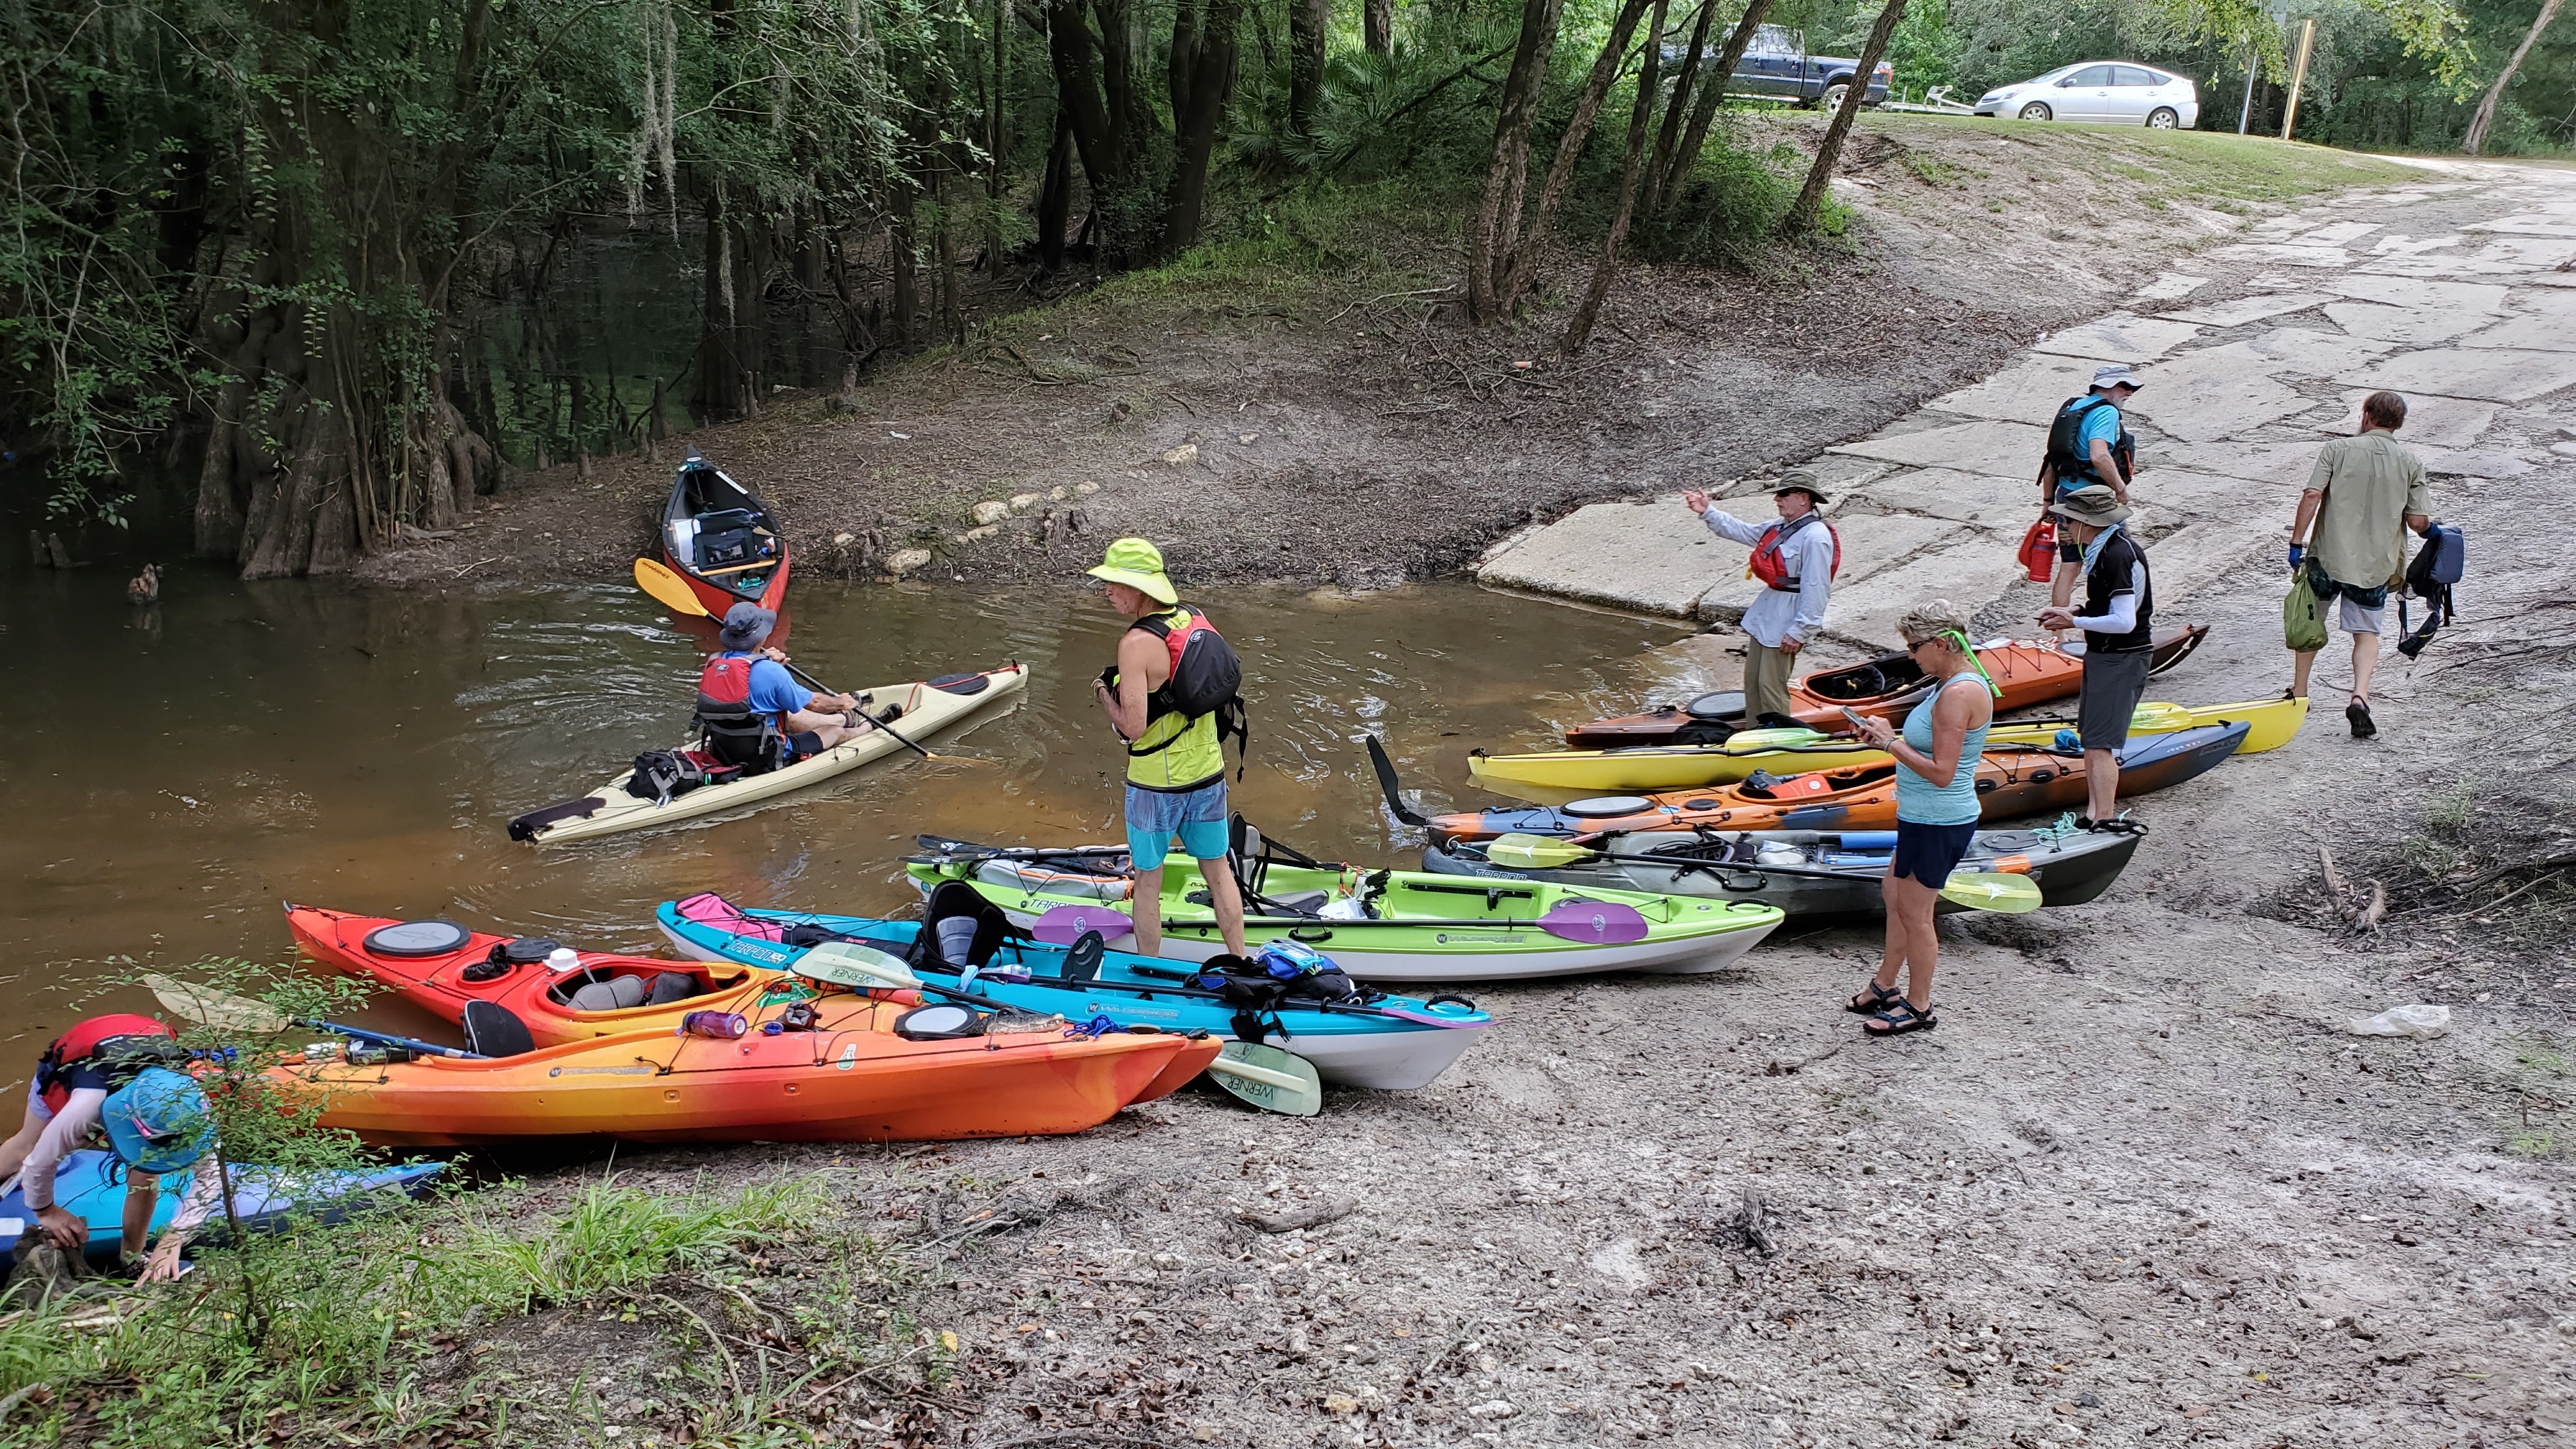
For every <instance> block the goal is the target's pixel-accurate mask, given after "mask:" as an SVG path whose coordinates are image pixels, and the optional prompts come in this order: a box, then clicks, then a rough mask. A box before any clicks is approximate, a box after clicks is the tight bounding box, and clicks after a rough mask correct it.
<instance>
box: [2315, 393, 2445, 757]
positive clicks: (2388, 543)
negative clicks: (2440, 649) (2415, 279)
mask: <svg viewBox="0 0 2576 1449" xmlns="http://www.w3.org/2000/svg"><path fill="white" fill-rule="evenodd" d="M2405 422H2406V399H2404V398H2402V397H2399V396H2398V395H2397V394H2395V393H2393V392H2375V393H2372V394H2371V395H2370V396H2369V397H2368V398H2366V399H2364V400H2363V402H2362V404H2361V432H2360V433H2359V434H2358V435H2357V436H2354V437H2349V438H2337V439H2335V440H2334V441H2333V442H2331V443H2328V444H2327V445H2326V450H2325V451H2324V452H2323V453H2321V454H2319V455H2318V457H2317V468H2316V471H2315V472H2314V473H2312V474H2310V475H2309V477H2308V487H2307V491H2306V492H2304V493H2302V494H2300V495H2299V514H2298V517H2297V518H2295V519H2293V520H2292V521H2291V523H2290V570H2291V572H2292V573H2296V572H2298V571H2299V570H2300V569H2301V568H2305V569H2306V570H2307V574H2308V586H2309V587H2310V588H2312V589H2314V590H2315V591H2316V595H2317V602H2318V603H2319V604H2320V605H2325V604H2337V605H2338V607H2336V608H2335V609H2334V610H2333V611H2332V612H2331V613H2330V614H2329V615H2328V617H2330V618H2332V619H2333V620H2334V621H2335V623H2336V624H2337V625H2339V626H2341V628H2342V629H2343V631H2344V632H2345V633H2347V634H2350V635H2351V636H2352V702H2351V703H2350V704H2349V705H2347V706H2345V708H2344V712H2343V713H2344V718H2345V719H2347V720H2349V721H2350V722H2351V724H2352V734H2353V738H2355V739H2360V740H2366V739H2369V738H2370V737H2371V736H2373V735H2375V734H2377V733H2379V727H2378V726H2377V725H2376V724H2374V723H2372V721H2371V718H2370V676H2371V674H2372V672H2373V671H2375V670H2376V669H2377V668H2378V667H2379V635H2380V622H2381V620H2382V618H2383V617H2384V616H2385V615H2386V614H2387V612H2388V591H2389V590H2390V589H2391V588H2392V587H2399V586H2402V585H2403V584H2404V581H2405V577H2406V531H2407V530H2408V529H2413V530H2414V531H2415V532H2417V533H2422V532H2423V531H2424V530H2425V528H2426V527H2427V526H2428V525H2430V523H2431V522H2432V510H2433V504H2432V499H2431V496H2430V494H2429V492H2428V491H2427V489H2426V488H2425V485H2424V465H2423V464H2422V463H2419V462H2417V461H2416V460H2415V455H2414V454H2412V453H2409V452H2407V451H2406V450H2405V449H2404V448H2402V447H2399V446H2398V445H2397V437H2396V433H2397V430H2398V429H2399V428H2400V427H2402V426H2404V425H2405ZM2312 528H2313V530H2314V532H2313V534H2311V532H2310V530H2311V529H2312ZM2310 538H2313V540H2314V542H2313V544H2311V543H2308V542H2304V540H2308V539H2310ZM2292 658H2293V661H2294V662H2293V664H2292V666H2291V675H2290V695H2291V697H2292V698H2294V699H2304V698H2306V697H2307V693H2308V669H2309V666H2311V665H2313V664H2315V663H2316V662H2317V656H2316V653H2315V651H2313V650H2311V651H2309V652H2306V653H2302V654H2297V655H2293V656H2292Z"/></svg>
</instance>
